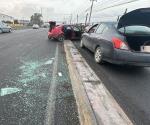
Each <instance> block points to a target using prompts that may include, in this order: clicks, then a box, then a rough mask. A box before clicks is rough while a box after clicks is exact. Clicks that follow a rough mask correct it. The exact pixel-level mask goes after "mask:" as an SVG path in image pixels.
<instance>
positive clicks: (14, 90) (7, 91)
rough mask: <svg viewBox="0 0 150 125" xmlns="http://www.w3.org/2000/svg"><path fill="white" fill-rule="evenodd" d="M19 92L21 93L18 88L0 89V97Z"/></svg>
mask: <svg viewBox="0 0 150 125" xmlns="http://www.w3.org/2000/svg"><path fill="white" fill-rule="evenodd" d="M20 91H22V89H19V88H2V89H0V96H5V95H9V94H14V93H17V92H20Z"/></svg>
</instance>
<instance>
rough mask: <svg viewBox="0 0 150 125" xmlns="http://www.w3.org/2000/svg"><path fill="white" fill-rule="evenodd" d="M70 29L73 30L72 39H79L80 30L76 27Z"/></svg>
mask: <svg viewBox="0 0 150 125" xmlns="http://www.w3.org/2000/svg"><path fill="white" fill-rule="evenodd" d="M72 29H73V39H80V38H81V30H80V29H79V28H78V27H76V26H73V27H72Z"/></svg>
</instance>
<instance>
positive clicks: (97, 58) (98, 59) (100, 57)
mask: <svg viewBox="0 0 150 125" xmlns="http://www.w3.org/2000/svg"><path fill="white" fill-rule="evenodd" d="M94 59H95V62H96V63H99V64H102V63H103V55H102V51H101V48H100V47H97V49H96V51H95V54H94Z"/></svg>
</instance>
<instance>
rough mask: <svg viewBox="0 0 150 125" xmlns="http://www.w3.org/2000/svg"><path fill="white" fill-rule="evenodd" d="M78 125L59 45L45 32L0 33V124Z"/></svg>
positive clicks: (63, 58)
mask: <svg viewBox="0 0 150 125" xmlns="http://www.w3.org/2000/svg"><path fill="white" fill-rule="evenodd" d="M44 124H45V125H70V124H71V125H78V124H79V120H78V113H77V108H76V103H75V99H74V95H73V91H72V87H71V83H70V78H69V75H68V69H67V64H66V59H65V53H64V48H63V43H60V42H57V41H49V40H48V39H47V29H39V30H32V29H29V30H20V31H14V32H13V33H6V34H0V125H44Z"/></svg>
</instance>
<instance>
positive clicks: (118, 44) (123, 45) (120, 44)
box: [112, 37, 129, 50]
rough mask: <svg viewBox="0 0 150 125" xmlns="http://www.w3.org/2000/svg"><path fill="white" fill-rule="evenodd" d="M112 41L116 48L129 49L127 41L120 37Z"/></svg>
mask: <svg viewBox="0 0 150 125" xmlns="http://www.w3.org/2000/svg"><path fill="white" fill-rule="evenodd" d="M112 42H113V44H114V47H115V48H116V49H123V50H129V48H128V46H127V45H126V43H125V42H123V41H122V40H120V39H119V38H116V37H114V38H112Z"/></svg>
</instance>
